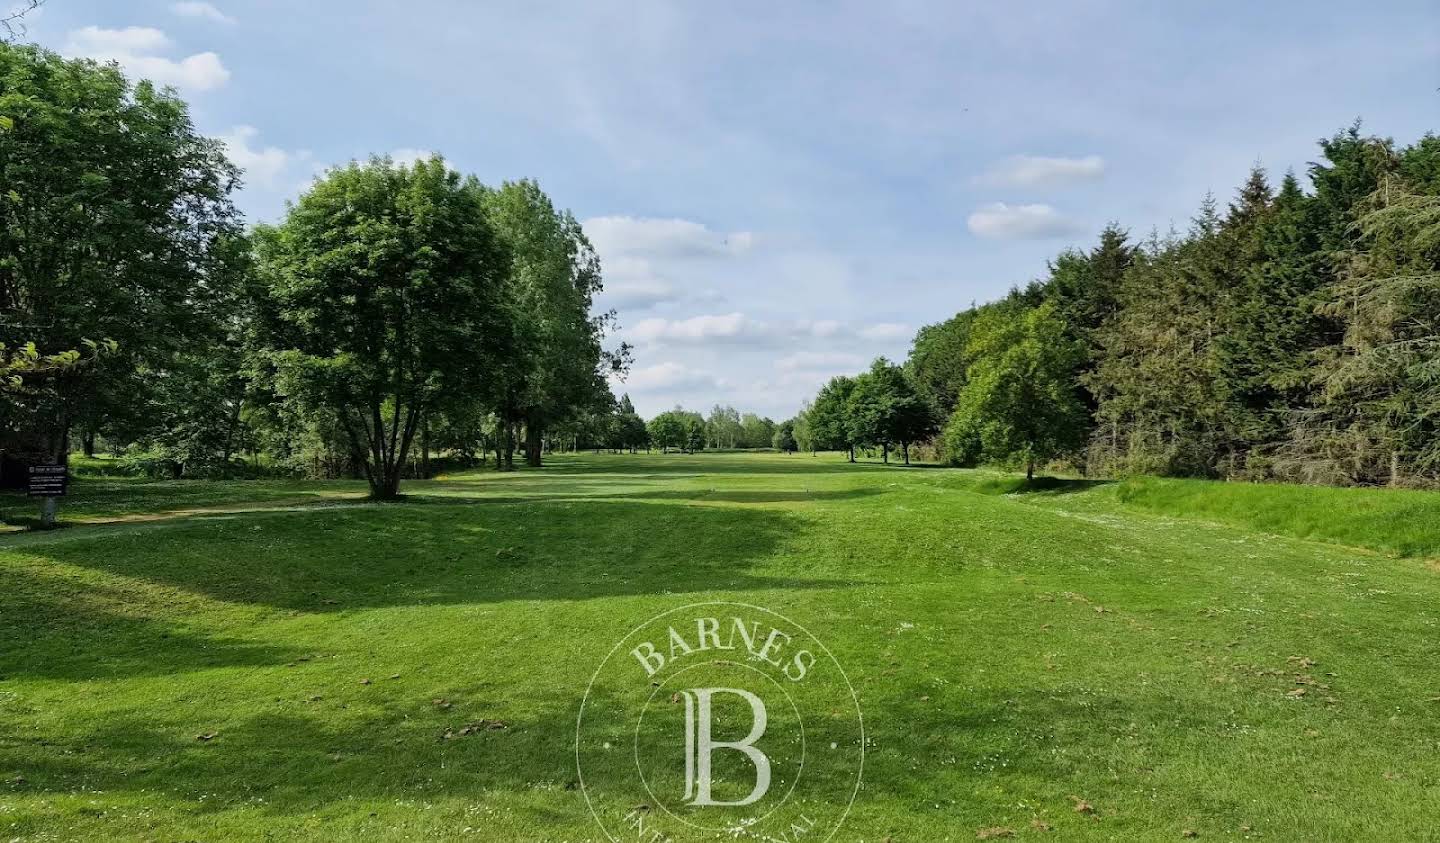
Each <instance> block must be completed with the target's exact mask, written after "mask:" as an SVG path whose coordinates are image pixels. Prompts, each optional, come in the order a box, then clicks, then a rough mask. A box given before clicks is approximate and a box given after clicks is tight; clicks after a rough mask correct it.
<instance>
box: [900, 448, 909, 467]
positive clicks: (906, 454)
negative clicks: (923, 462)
mask: <svg viewBox="0 0 1440 843" xmlns="http://www.w3.org/2000/svg"><path fill="white" fill-rule="evenodd" d="M900 450H901V451H903V452H904V453H905V464H906V465H909V464H910V443H909V442H901V443H900Z"/></svg>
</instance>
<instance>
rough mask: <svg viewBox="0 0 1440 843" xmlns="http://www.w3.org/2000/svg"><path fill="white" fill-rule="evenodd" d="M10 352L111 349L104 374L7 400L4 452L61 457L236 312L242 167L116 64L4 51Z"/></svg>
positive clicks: (89, 370)
mask: <svg viewBox="0 0 1440 843" xmlns="http://www.w3.org/2000/svg"><path fill="white" fill-rule="evenodd" d="M0 169H3V173H4V179H3V185H4V186H3V190H0V315H3V317H4V318H3V320H0V343H4V344H5V345H6V346H7V347H10V348H18V347H24V346H25V345H26V344H27V343H34V344H35V346H36V347H37V348H39V349H43V350H45V351H46V352H47V353H55V352H56V351H58V350H63V349H82V348H85V347H86V346H85V343H86V341H87V340H88V341H91V342H97V343H98V342H102V341H113V342H114V343H115V349H116V350H115V351H114V353H111V354H107V355H106V356H105V359H104V360H102V361H100V362H99V363H98V364H97V365H94V366H86V367H83V368H82V369H80V370H77V371H75V372H73V373H71V374H69V375H67V376H65V377H63V378H57V379H53V380H52V381H51V382H50V383H49V384H48V387H47V389H46V390H44V391H42V392H36V393H34V394H30V395H26V396H22V397H19V398H16V399H14V400H12V401H11V402H10V403H9V405H8V406H7V408H6V409H7V415H8V416H9V422H10V423H9V424H8V425H7V427H8V429H9V433H8V434H7V440H8V441H7V442H6V443H5V450H7V451H9V452H11V453H16V452H19V453H28V454H31V455H33V456H36V457H46V458H57V457H61V456H63V453H64V452H65V451H66V450H67V449H68V439H69V434H70V432H71V429H72V427H73V426H74V425H75V424H76V423H77V422H87V421H88V422H94V421H95V420H97V419H101V418H103V417H104V416H105V415H106V414H107V413H108V412H109V411H110V410H111V409H112V408H113V407H114V406H116V404H117V402H124V403H127V404H128V403H132V402H133V401H134V400H135V398H136V397H137V396H136V393H135V392H134V391H127V392H126V393H124V394H117V392H116V391H113V390H107V389H104V388H103V386H104V385H105V384H109V383H116V382H128V383H130V384H131V385H132V386H134V387H135V388H138V389H144V388H147V387H148V386H149V383H148V382H147V380H146V379H142V378H137V377H135V375H136V373H137V372H139V371H140V370H142V369H146V370H150V371H163V370H164V369H165V368H167V367H168V366H169V365H170V364H171V360H172V358H173V356H174V355H176V354H177V353H184V352H188V351H193V349H195V348H197V347H204V346H205V345H207V344H208V343H209V342H211V341H212V340H213V339H214V337H215V336H216V333H217V329H216V325H217V324H219V323H220V322H221V321H223V320H224V319H225V318H227V314H226V310H227V307H228V303H229V302H230V301H232V296H231V292H232V291H233V288H232V287H231V284H232V282H233V279H234V277H235V275H234V273H232V272H231V271H230V267H229V265H228V263H227V262H228V261H230V260H231V259H232V258H233V257H234V256H235V255H236V254H237V251H238V250H236V249H233V248H230V247H228V246H227V244H229V243H233V242H234V241H235V240H236V239H237V238H238V237H239V234H240V219H239V214H238V213H237V212H236V210H235V207H234V205H233V204H232V203H231V200H230V193H231V191H232V190H233V189H234V187H235V186H236V184H237V183H238V173H237V171H236V169H235V168H234V167H233V166H232V165H231V164H230V163H229V162H228V161H226V160H225V156H224V154H223V152H222V149H221V146H220V144H219V143H218V142H216V141H214V140H210V139H208V138H205V137H202V136H200V135H199V134H198V133H197V132H196V131H195V127H194V125H193V124H192V123H191V121H190V115H189V112H188V110H187V108H186V106H185V104H184V103H183V102H182V101H181V100H179V99H178V98H176V97H175V96H174V95H173V94H172V93H170V92H168V91H161V90H157V89H156V88H155V86H154V85H152V84H150V83H149V82H140V83H138V84H135V85H133V86H132V85H131V84H130V83H129V82H128V81H127V80H126V79H125V77H124V76H123V75H122V74H121V72H120V70H119V69H118V67H116V66H114V65H99V64H96V63H95V62H92V61H83V60H81V61H67V60H65V59H62V58H60V57H59V56H57V55H55V54H54V53H50V52H48V51H45V50H42V49H40V48H38V47H33V46H9V45H4V44H0Z"/></svg>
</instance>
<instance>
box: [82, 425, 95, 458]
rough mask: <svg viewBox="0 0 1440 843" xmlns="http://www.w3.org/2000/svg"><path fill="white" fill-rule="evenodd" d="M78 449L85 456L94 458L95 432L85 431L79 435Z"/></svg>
mask: <svg viewBox="0 0 1440 843" xmlns="http://www.w3.org/2000/svg"><path fill="white" fill-rule="evenodd" d="M80 447H81V448H82V449H83V450H84V451H85V456H87V457H90V458H92V459H93V458H94V457H95V431H93V430H87V431H85V432H84V433H82V434H80Z"/></svg>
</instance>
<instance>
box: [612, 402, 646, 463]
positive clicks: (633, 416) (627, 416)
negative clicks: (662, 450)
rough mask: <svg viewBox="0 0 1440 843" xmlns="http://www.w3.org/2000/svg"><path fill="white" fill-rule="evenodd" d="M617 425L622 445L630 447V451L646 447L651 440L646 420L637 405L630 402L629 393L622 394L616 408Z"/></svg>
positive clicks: (633, 451)
mask: <svg viewBox="0 0 1440 843" xmlns="http://www.w3.org/2000/svg"><path fill="white" fill-rule="evenodd" d="M616 415H617V417H618V418H617V426H618V428H619V433H620V446H621V447H622V448H629V449H630V453H632V454H633V453H635V449H636V448H643V447H645V445H646V443H647V442H649V441H650V433H649V431H648V430H647V429H646V427H645V420H644V419H642V418H640V414H639V413H636V412H635V405H634V404H632V403H630V396H629V395H622V396H620V404H619V405H618V407H617V408H616Z"/></svg>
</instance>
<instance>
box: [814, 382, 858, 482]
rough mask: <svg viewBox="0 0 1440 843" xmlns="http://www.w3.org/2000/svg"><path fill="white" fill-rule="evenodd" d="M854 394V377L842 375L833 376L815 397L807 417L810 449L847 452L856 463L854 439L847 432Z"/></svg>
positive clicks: (848, 431) (848, 430)
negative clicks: (851, 398)
mask: <svg viewBox="0 0 1440 843" xmlns="http://www.w3.org/2000/svg"><path fill="white" fill-rule="evenodd" d="M854 391H855V379H854V378H848V377H845V376H843V375H841V376H836V377H833V378H831V379H830V382H829V383H827V384H825V386H824V387H823V388H822V389H821V390H820V394H819V395H816V396H815V402H814V404H812V405H811V407H810V412H808V413H807V414H806V419H807V420H808V421H809V427H810V441H811V447H812V448H815V449H819V450H836V451H849V452H850V460H851V461H852V462H853V461H854V460H855V451H854V448H855V439H854V438H853V436H852V435H851V432H850V422H849V416H850V396H851V394H852V393H854Z"/></svg>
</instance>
